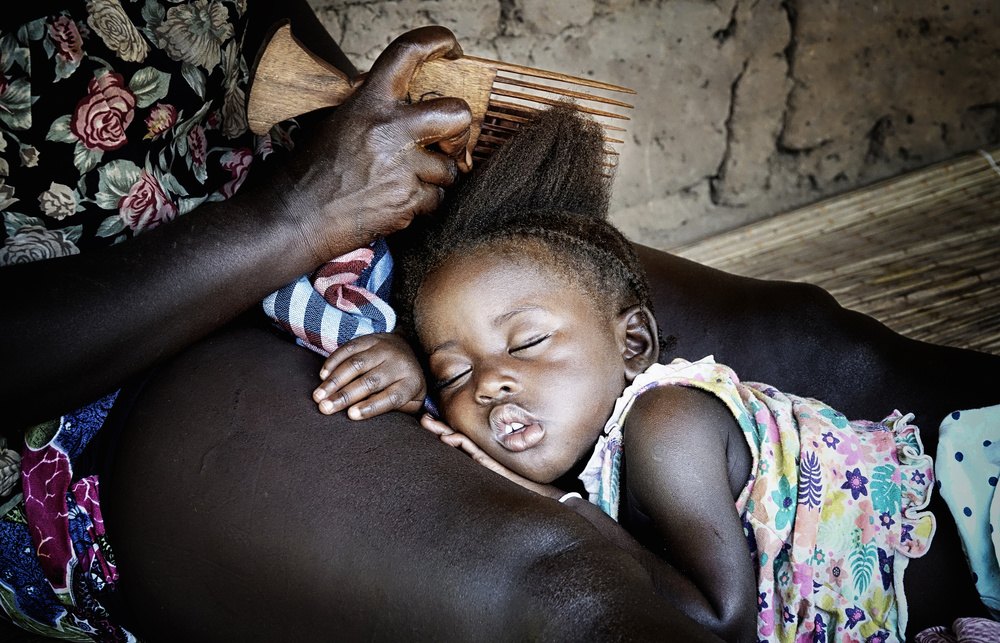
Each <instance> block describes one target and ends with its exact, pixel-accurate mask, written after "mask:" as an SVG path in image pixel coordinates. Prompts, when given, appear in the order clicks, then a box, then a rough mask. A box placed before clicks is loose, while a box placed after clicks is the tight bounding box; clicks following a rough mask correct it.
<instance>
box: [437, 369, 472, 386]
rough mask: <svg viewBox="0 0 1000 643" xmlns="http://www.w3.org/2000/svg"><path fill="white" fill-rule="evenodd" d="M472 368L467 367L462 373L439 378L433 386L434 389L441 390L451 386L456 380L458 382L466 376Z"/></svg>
mask: <svg viewBox="0 0 1000 643" xmlns="http://www.w3.org/2000/svg"><path fill="white" fill-rule="evenodd" d="M471 370H472V369H466V370H464V371H462V372H461V373H457V374H455V375H452V376H450V377H445V378H443V379H440V380H438V381H437V382H435V383H434V386H433V388H434V390H435V391H441V390H443V389H446V388H448V387H449V386H451V385H453V384H455V383H456V382H458V380H460V379H462V378H463V377H465V376H466V375H468V374H469V372H470V371H471Z"/></svg>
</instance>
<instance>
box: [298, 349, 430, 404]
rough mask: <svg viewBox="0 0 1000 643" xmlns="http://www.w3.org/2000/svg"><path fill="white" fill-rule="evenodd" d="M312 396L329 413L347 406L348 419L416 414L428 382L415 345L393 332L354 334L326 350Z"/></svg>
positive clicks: (422, 401) (422, 402)
mask: <svg viewBox="0 0 1000 643" xmlns="http://www.w3.org/2000/svg"><path fill="white" fill-rule="evenodd" d="M319 376H320V377H321V378H322V379H323V380H324V381H323V383H322V384H320V385H319V386H318V387H317V388H316V390H315V391H313V399H314V400H315V401H316V403H317V404H319V410H320V412H322V413H325V414H326V415H331V414H333V413H337V412H338V411H342V410H343V409H345V408H346V409H347V415H348V417H350V418H351V419H352V420H362V419H365V418H370V417H374V416H376V415H381V414H382V413H387V412H388V411H394V410H400V411H404V412H406V413H413V414H416V413H419V412H420V410H421V409H422V408H423V405H424V396H425V395H426V394H427V384H426V382H425V380H424V374H423V371H422V370H421V369H420V363H419V362H418V361H417V358H416V356H415V355H414V354H413V349H411V348H410V345H409V344H407V343H406V340H404V339H403V338H402V337H400V336H398V335H394V334H393V333H374V334H371V335H362V336H361V337H355V338H354V339H352V340H351V341H349V342H347V343H346V344H343V345H342V346H340V347H339V348H337V350H335V351H333V353H331V354H330V357H328V358H327V360H326V362H324V363H323V368H321V369H320V372H319Z"/></svg>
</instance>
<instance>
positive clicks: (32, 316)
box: [0, 28, 470, 427]
mask: <svg viewBox="0 0 1000 643" xmlns="http://www.w3.org/2000/svg"><path fill="white" fill-rule="evenodd" d="M460 51H461V50H460V48H459V47H458V44H457V42H456V41H455V39H454V36H453V35H452V34H451V33H450V32H448V31H447V30H446V29H443V28H425V29H420V30H416V31H413V32H410V33H409V34H406V35H405V36H403V37H401V38H400V39H397V41H395V42H394V43H393V44H392V45H390V46H389V48H388V49H387V50H386V51H385V52H384V53H383V55H382V56H381V57H380V58H379V60H378V61H377V62H376V64H375V65H374V66H373V68H372V71H371V72H370V74H369V76H368V79H367V81H366V83H365V84H364V85H363V86H362V87H361V88H360V89H359V90H358V91H357V92H356V93H355V94H354V96H352V98H351V99H349V100H348V101H347V102H345V103H344V104H343V105H342V106H341V107H340V108H338V109H337V110H336V112H335V113H334V114H333V115H332V116H331V117H330V118H328V119H326V120H325V121H324V122H323V123H322V124H321V125H320V126H319V127H318V128H317V130H318V131H316V132H315V135H314V137H313V138H312V139H311V140H310V141H309V142H308V143H307V144H305V145H302V146H300V148H299V149H298V150H297V151H296V153H295V155H294V156H293V157H292V159H291V160H290V162H289V163H287V164H286V165H285V166H284V167H282V168H280V169H279V170H278V171H276V172H275V173H273V174H272V175H271V176H269V177H267V178H266V179H265V180H264V181H263V182H261V183H259V184H258V185H256V186H255V187H256V189H247V190H246V191H245V193H241V194H240V195H238V196H237V197H234V198H233V199H231V200H229V201H226V202H222V203H217V204H211V205H206V206H202V207H201V208H198V209H197V210H195V211H193V212H191V213H189V214H187V215H185V216H183V217H180V218H179V219H178V220H176V221H174V222H172V223H171V224H169V225H164V226H161V227H160V228H157V229H155V230H153V231H150V232H147V233H145V234H143V235H141V236H139V237H137V238H135V239H133V240H131V241H129V242H126V243H123V244H121V245H119V246H113V247H111V248H109V249H108V250H106V251H100V252H94V253H90V254H86V255H75V256H70V257H62V258H58V259H53V260H49V261H43V262H36V263H31V264H25V265H18V266H11V267H5V268H3V269H0V292H3V293H4V294H5V302H4V311H5V312H4V314H3V315H2V317H0V354H2V355H3V356H4V368H3V369H0V373H2V375H0V402H2V403H3V406H4V408H5V409H6V411H7V412H8V413H10V414H11V415H9V416H8V417H7V418H6V419H5V425H7V426H15V427H16V426H19V425H20V426H24V425H27V424H30V423H33V422H37V421H41V420H44V419H48V418H50V417H53V416H54V415H58V414H59V413H63V412H68V411H70V410H72V409H73V408H76V407H78V406H80V405H83V404H85V403H88V402H90V401H92V400H93V399H95V398H96V397H99V396H100V395H103V394H106V393H107V392H110V391H111V390H113V389H114V388H115V387H117V386H118V385H120V384H121V382H122V381H123V380H125V379H126V378H128V377H130V376H132V375H135V374H137V373H139V372H141V371H143V370H144V369H146V368H148V367H149V366H151V365H152V364H154V363H156V362H157V361H158V360H161V359H163V358H164V357H166V356H168V355H171V354H173V353H176V352H177V351H178V350H180V349H181V348H183V347H185V346H187V345H189V344H190V343H192V342H193V341H194V340H196V339H198V338H200V337H202V336H204V335H205V334H207V333H209V332H211V331H212V330H214V329H216V328H218V327H220V326H221V325H222V324H224V323H225V322H227V321H229V320H231V319H233V318H234V317H235V316H236V315H238V314H239V313H240V312H242V311H243V310H246V309H247V308H249V307H250V306H252V305H253V304H254V303H256V302H258V301H260V300H261V299H262V298H263V297H264V296H265V295H267V294H268V293H270V292H271V291H274V290H276V289H277V288H279V287H281V286H283V285H284V284H286V283H288V282H289V281H291V280H293V279H294V278H295V277H297V276H299V275H301V274H304V273H306V272H308V271H309V270H311V269H313V268H314V267H315V266H316V265H318V264H320V263H322V262H323V261H325V260H326V259H329V258H330V257H333V256H336V255H339V254H342V253H344V252H347V251H349V250H352V249H354V248H357V247H359V246H361V245H363V244H366V243H369V242H371V241H373V240H375V239H376V238H378V237H379V236H383V235H385V234H388V233H389V232H392V231H395V230H398V229H400V228H403V227H405V226H406V225H408V223H409V222H410V221H411V220H412V218H413V217H414V216H416V215H418V214H423V213H427V212H430V211H431V210H433V209H434V208H435V207H436V206H437V203H438V202H439V200H440V198H441V193H442V186H447V185H450V184H451V183H452V182H453V180H454V178H455V176H456V174H457V169H456V163H455V161H454V160H453V159H452V158H450V157H449V154H450V155H453V156H456V157H459V158H460V160H461V162H462V164H463V165H464V164H465V163H464V162H465V143H466V141H467V138H468V125H469V121H470V115H469V112H468V108H467V106H466V105H465V104H464V102H462V101H460V100H455V99H441V100H438V101H429V102H424V103H417V104H412V105H410V104H405V103H404V101H403V100H402V99H403V98H404V97H405V89H406V86H407V85H408V82H409V78H410V76H411V75H412V74H413V72H414V70H415V69H416V68H417V67H418V66H419V64H420V63H421V62H422V61H423V60H425V59H428V58H434V57H440V56H450V55H455V54H457V53H458V52H460ZM418 141H419V143H420V144H419V145H418V144H417V142H418ZM435 142H437V143H438V146H439V147H440V148H441V150H442V151H443V152H445V153H444V154H442V153H437V152H431V151H429V150H427V149H425V148H424V147H422V146H423V145H429V144H432V143H435ZM252 180H253V176H252V175H251V177H250V180H248V182H247V183H249V182H250V181H252ZM247 187H248V188H249V187H250V186H247Z"/></svg>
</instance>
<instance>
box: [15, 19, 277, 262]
mask: <svg viewBox="0 0 1000 643" xmlns="http://www.w3.org/2000/svg"><path fill="white" fill-rule="evenodd" d="M66 5H67V8H66V9H64V10H62V11H61V12H59V13H56V14H53V15H50V16H47V17H44V18H39V19H37V20H34V21H32V22H29V23H26V24H24V25H21V26H20V27H19V28H18V29H17V30H15V31H9V32H0V216H2V217H3V223H4V226H3V230H2V231H0V241H2V242H3V243H2V247H0V266H3V265H9V264H15V263H23V262H28V261H37V260H40V259H48V258H52V257H59V256H63V255H70V254H77V253H78V252H80V251H81V250H87V249H92V248H100V247H106V246H109V245H111V244H115V243H120V242H122V241H124V240H125V239H128V238H129V237H131V236H134V235H136V234H139V233H140V232H142V231H144V230H149V229H151V228H154V227H156V226H158V225H160V224H162V223H164V222H166V221H170V220H171V219H174V218H175V217H177V216H180V215H182V214H184V213H186V212H188V211H190V210H192V209H193V208H195V207H197V206H198V205H201V204H202V203H205V202H212V201H221V200H223V199H226V198H228V197H230V196H232V195H233V193H234V192H235V191H236V190H237V188H239V186H240V184H241V183H242V182H243V181H244V180H245V178H246V176H247V172H248V170H249V168H250V163H251V161H252V160H253V158H254V157H255V156H257V157H262V156H266V155H267V154H268V153H269V152H270V151H271V150H272V149H273V144H272V137H273V138H274V141H277V142H280V143H285V142H287V140H288V132H287V131H285V130H283V129H281V128H280V127H278V128H276V129H275V130H274V131H272V136H265V137H254V136H253V135H252V134H250V133H249V132H248V130H247V121H246V112H245V87H246V82H247V79H248V69H247V64H246V61H245V58H244V56H243V51H242V32H243V21H244V11H245V6H244V5H245V0H225V1H223V0H193V1H190V2H182V3H178V2H174V1H166V0H87V2H83V1H78V2H69V3H66Z"/></svg>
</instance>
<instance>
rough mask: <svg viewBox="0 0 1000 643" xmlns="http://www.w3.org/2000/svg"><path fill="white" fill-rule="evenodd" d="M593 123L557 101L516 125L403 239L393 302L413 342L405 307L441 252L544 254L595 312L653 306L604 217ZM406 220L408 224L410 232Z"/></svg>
mask: <svg viewBox="0 0 1000 643" xmlns="http://www.w3.org/2000/svg"><path fill="white" fill-rule="evenodd" d="M603 139H604V134H603V130H602V129H601V127H600V125H598V124H597V123H595V122H594V121H593V120H590V119H588V118H585V117H583V116H581V115H580V114H579V112H577V111H576V110H573V109H571V108H569V107H564V106H559V107H554V108H552V109H550V110H547V111H546V112H545V113H543V114H541V115H540V116H539V117H538V118H537V119H536V120H534V121H533V122H531V123H530V124H528V125H526V126H524V127H523V128H522V129H521V131H520V132H518V133H517V134H516V135H515V136H514V137H512V138H511V139H510V141H509V142H507V143H506V144H505V145H504V146H503V147H502V148H501V149H500V150H498V151H497V152H496V153H495V154H494V155H493V157H492V158H491V159H490V160H489V161H488V162H487V163H486V164H485V165H483V166H482V167H481V168H477V170H476V171H475V172H473V173H472V174H471V175H470V176H469V177H467V179H466V182H465V183H464V184H463V185H462V186H461V188H460V189H458V190H457V191H456V192H455V193H454V194H453V195H452V196H451V198H449V199H448V200H447V201H446V202H445V204H444V205H443V206H442V208H441V209H439V210H438V212H437V213H435V214H434V215H432V217H431V218H430V219H429V220H428V221H426V222H424V223H423V224H422V225H420V226H419V228H418V229H416V230H414V231H413V232H409V233H408V236H406V237H404V239H405V240H406V241H405V242H403V245H402V247H399V246H397V247H396V248H395V252H396V254H397V261H398V263H399V266H400V270H399V271H398V275H399V277H398V282H397V291H396V295H395V303H396V306H397V309H398V310H399V317H400V326H401V327H402V329H403V330H404V332H406V333H407V334H409V335H410V337H411V338H412V339H415V338H416V333H415V330H416V328H415V323H416V319H414V311H413V307H414V304H415V302H416V299H417V295H418V293H419V290H420V287H421V284H422V283H423V282H424V279H425V278H426V277H427V275H429V274H430V273H431V272H433V271H434V270H435V269H436V268H437V267H439V266H441V265H442V264H444V263H445V262H446V261H447V260H448V259H449V258H450V257H453V256H461V255H466V254H469V253H471V252H473V251H476V250H479V249H483V248H490V249H498V250H502V251H506V252H509V253H512V254H513V253H518V252H519V251H526V252H532V253H533V254H534V253H537V251H538V250H539V246H542V248H543V249H544V251H545V253H546V254H545V255H542V256H540V257H538V259H539V260H546V261H549V262H550V264H551V265H552V266H554V267H555V268H557V269H559V270H560V271H561V272H563V273H565V275H566V276H567V277H570V278H572V279H574V280H575V281H576V282H577V283H578V284H579V285H580V286H581V287H582V289H583V291H584V292H585V293H587V294H588V295H590V296H591V297H592V298H593V299H594V302H595V304H596V305H597V306H598V308H599V309H602V310H606V311H609V312H610V313H618V312H621V311H624V310H625V309H627V308H628V307H630V306H633V305H636V304H642V305H643V306H646V307H647V308H648V309H649V310H650V311H652V309H653V304H652V299H651V297H650V292H649V284H648V282H647V280H646V275H645V272H644V271H643V269H642V266H641V265H640V263H639V259H638V257H637V256H636V254H635V251H634V249H633V248H632V245H631V244H630V243H629V241H628V240H627V239H626V238H625V236H624V235H622V233H621V232H619V231H618V230H617V229H616V228H615V227H614V226H613V225H611V223H610V222H608V220H607V216H608V200H609V196H610V190H611V177H610V174H609V172H608V169H609V168H607V167H606V166H605V165H604V162H605V161H604V156H605V154H604V140H603ZM412 227H413V226H411V228H412ZM533 258H534V257H533Z"/></svg>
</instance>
